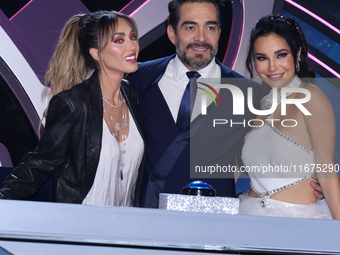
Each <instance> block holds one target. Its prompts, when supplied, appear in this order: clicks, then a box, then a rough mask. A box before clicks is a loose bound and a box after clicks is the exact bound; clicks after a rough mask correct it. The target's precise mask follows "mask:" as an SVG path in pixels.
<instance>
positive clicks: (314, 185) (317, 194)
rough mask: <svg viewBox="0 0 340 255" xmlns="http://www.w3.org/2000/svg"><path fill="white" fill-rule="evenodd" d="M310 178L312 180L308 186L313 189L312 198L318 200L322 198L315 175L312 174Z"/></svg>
mask: <svg viewBox="0 0 340 255" xmlns="http://www.w3.org/2000/svg"><path fill="white" fill-rule="evenodd" d="M311 177H312V179H313V180H311V181H310V183H309V184H310V186H311V187H312V188H313V189H314V192H313V194H314V196H315V197H316V198H319V199H321V198H323V192H322V188H321V186H320V184H319V180H318V177H317V176H316V174H315V173H313V174H312V176H311Z"/></svg>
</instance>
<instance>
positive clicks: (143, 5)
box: [129, 0, 150, 17]
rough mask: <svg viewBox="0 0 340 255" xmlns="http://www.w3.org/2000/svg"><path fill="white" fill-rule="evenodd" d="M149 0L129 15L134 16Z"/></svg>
mask: <svg viewBox="0 0 340 255" xmlns="http://www.w3.org/2000/svg"><path fill="white" fill-rule="evenodd" d="M148 2H150V0H147V1H145V2H144V3H143V4H142V5H141V6H139V7H138V8H137V9H136V10H134V11H133V12H132V13H131V14H130V15H129V17H132V16H133V15H134V14H135V13H136V12H138V11H139V10H140V9H142V8H143V6H144V5H146V4H147V3H148Z"/></svg>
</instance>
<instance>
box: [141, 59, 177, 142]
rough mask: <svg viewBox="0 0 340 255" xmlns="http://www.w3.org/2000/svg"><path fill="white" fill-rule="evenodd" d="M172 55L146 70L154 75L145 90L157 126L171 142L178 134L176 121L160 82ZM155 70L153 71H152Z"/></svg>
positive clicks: (146, 103)
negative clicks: (160, 87)
mask: <svg viewBox="0 0 340 255" xmlns="http://www.w3.org/2000/svg"><path fill="white" fill-rule="evenodd" d="M174 56H175V55H172V56H170V57H168V58H166V59H165V60H164V61H162V62H160V63H158V65H157V67H156V68H154V69H150V70H148V71H147V72H146V74H147V76H149V77H152V80H153V81H152V83H151V85H150V86H148V88H146V89H145V91H143V97H144V99H145V100H144V102H143V103H144V104H145V106H146V107H147V109H148V111H149V113H150V114H149V116H151V117H152V119H153V123H154V125H155V128H157V129H158V130H159V132H160V133H161V134H162V135H163V137H164V138H165V140H167V141H168V143H169V144H170V143H171V142H172V141H173V140H174V139H175V138H176V136H177V135H178V129H177V126H176V123H175V121H174V119H173V117H172V114H171V112H170V109H169V107H168V105H167V103H166V101H165V98H164V96H163V94H162V92H161V90H160V89H159V86H158V82H159V81H160V79H161V78H162V76H163V74H164V72H165V70H166V67H167V65H168V63H169V61H170V60H171V59H172V58H173V57H174ZM149 71H150V72H152V71H153V73H150V72H149ZM155 71H156V72H155Z"/></svg>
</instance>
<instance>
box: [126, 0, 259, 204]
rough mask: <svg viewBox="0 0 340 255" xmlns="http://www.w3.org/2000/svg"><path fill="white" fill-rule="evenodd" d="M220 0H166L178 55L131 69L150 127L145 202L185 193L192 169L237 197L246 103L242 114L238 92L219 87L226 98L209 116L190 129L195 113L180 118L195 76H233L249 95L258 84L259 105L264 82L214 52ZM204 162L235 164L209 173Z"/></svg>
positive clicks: (196, 118) (225, 193)
mask: <svg viewBox="0 0 340 255" xmlns="http://www.w3.org/2000/svg"><path fill="white" fill-rule="evenodd" d="M219 5H220V1H218V0H206V1H202V0H196V1H195V0H172V1H171V2H170V3H169V6H168V7H169V25H168V28H167V33H168V37H169V39H170V40H171V42H172V43H173V44H174V45H175V46H176V54H175V55H173V56H169V57H165V58H162V59H156V60H153V61H148V62H144V63H140V64H139V69H138V71H137V72H136V73H134V74H131V75H129V76H128V79H129V80H130V81H131V83H132V84H133V85H134V86H135V87H136V88H137V90H138V93H139V102H140V103H139V104H140V109H141V112H142V115H143V118H144V126H145V132H146V135H145V138H146V140H145V143H146V157H147V158H146V164H145V175H144V178H143V181H142V187H143V188H142V194H141V202H140V205H141V206H144V207H150V208H156V207H158V195H159V193H181V189H182V188H183V187H184V186H185V185H187V184H188V183H190V182H192V181H193V180H194V179H193V178H190V171H191V172H192V174H194V175H195V176H197V177H199V179H200V180H203V181H205V182H207V183H209V184H210V185H212V186H213V187H214V189H215V190H216V191H217V195H218V196H229V197H234V196H235V183H234V178H233V173H232V172H231V171H230V167H235V165H236V157H238V158H239V155H240V151H241V148H242V144H243V140H244V136H245V134H246V133H247V132H248V131H249V126H247V122H248V120H249V119H252V118H253V117H254V116H253V115H252V114H251V113H250V112H249V110H248V107H247V106H246V105H245V107H244V108H245V113H244V114H243V115H242V116H239V115H238V116H236V115H233V105H232V103H233V96H232V93H231V91H230V90H228V89H223V88H221V89H220V90H219V91H218V94H219V96H220V98H221V102H222V104H223V105H218V106H215V105H210V106H209V107H208V110H207V111H208V113H207V115H202V114H196V115H195V116H193V117H192V118H191V119H192V122H191V130H190V125H189V122H190V121H189V117H188V116H186V117H185V118H186V119H187V120H186V122H185V121H184V124H183V122H182V120H183V118H184V117H181V116H182V114H183V110H182V107H183V106H182V104H183V103H184V104H185V102H186V103H189V101H191V102H193V98H192V95H193V91H191V95H190V96H191V98H190V99H191V100H190V99H188V98H187V97H186V96H185V95H186V93H187V92H186V90H187V87H188V86H189V85H188V82H189V77H197V76H199V77H201V79H202V78H203V79H205V78H215V79H221V78H228V81H227V82H228V83H229V84H230V83H231V84H233V85H236V86H237V87H238V88H240V89H241V90H242V92H243V95H247V87H252V88H253V101H254V107H255V108H257V109H259V107H258V106H259V101H260V94H261V92H260V86H259V84H255V83H251V82H250V81H249V80H247V79H245V78H244V77H242V76H241V75H239V74H238V73H236V72H234V71H232V70H231V69H229V68H228V67H226V66H224V65H222V64H221V63H220V62H219V61H218V60H217V59H216V58H215V56H216V53H217V49H218V40H219V37H220V32H221V29H220V20H219ZM187 73H188V74H187ZM197 73H198V74H197ZM190 75H191V76H190ZM198 81H200V79H198ZM203 81H204V80H203ZM194 95H195V93H194ZM185 97H186V98H185ZM246 101H247V100H245V102H246ZM191 107H192V106H191ZM183 116H184V115H183ZM214 119H224V120H228V122H229V123H230V122H234V125H231V124H228V125H216V126H215V127H213V121H214ZM235 123H239V124H235ZM242 123H245V125H243V124H242ZM201 138H204V139H201ZM190 148H191V149H190ZM204 166H206V167H207V166H214V167H217V166H220V167H223V166H224V167H228V166H229V171H228V173H225V172H223V173H220V174H219V175H215V174H210V173H207V172H204V170H203V169H204ZM197 167H202V168H200V169H201V170H202V171H201V172H199V173H197ZM195 171H196V172H195ZM214 177H215V178H214ZM220 177H224V178H220ZM206 178H208V179H206Z"/></svg>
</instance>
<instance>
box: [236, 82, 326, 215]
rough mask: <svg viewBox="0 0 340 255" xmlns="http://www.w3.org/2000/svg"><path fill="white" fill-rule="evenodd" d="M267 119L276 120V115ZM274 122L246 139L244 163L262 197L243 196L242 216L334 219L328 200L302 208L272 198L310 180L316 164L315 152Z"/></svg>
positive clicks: (295, 84) (299, 205) (240, 210)
mask: <svg viewBox="0 0 340 255" xmlns="http://www.w3.org/2000/svg"><path fill="white" fill-rule="evenodd" d="M300 84H301V81H300V79H299V78H297V77H295V79H294V80H293V81H292V82H291V84H289V87H298V86H299V85H300ZM269 96H271V94H269ZM279 102H280V100H278V103H279ZM266 119H267V120H268V119H269V120H270V119H273V113H272V114H270V115H269V116H267V118H266ZM272 123H273V122H272V121H267V122H265V124H264V125H263V126H261V127H257V128H254V129H253V130H251V131H250V132H249V133H248V134H247V135H246V137H245V143H244V146H243V150H242V161H243V163H244V166H245V167H248V170H249V177H250V180H251V184H250V187H251V189H252V190H253V191H254V192H255V193H256V194H257V195H259V196H260V198H253V197H250V196H249V195H248V192H243V193H242V194H240V195H239V198H240V207H239V212H240V214H253V215H266V216H280V217H298V218H319V219H332V216H331V214H330V211H329V209H328V206H327V204H326V201H325V200H324V199H323V200H318V201H317V202H316V203H314V204H310V205H301V204H292V203H287V202H282V201H279V200H274V199H271V198H270V196H271V195H273V194H275V193H277V192H280V191H282V190H284V189H288V188H290V187H292V186H294V185H297V184H299V183H300V182H302V181H304V180H306V179H310V177H311V175H312V171H304V170H303V169H305V168H304V167H305V166H308V167H311V166H312V164H314V154H313V151H311V150H309V149H308V148H306V147H305V146H303V145H301V144H299V143H297V142H296V141H294V140H293V139H291V138H290V137H288V136H287V135H285V134H284V133H282V132H281V131H279V130H278V129H277V128H276V127H275V126H274V125H273V124H272ZM250 169H252V170H251V171H250ZM264 170H265V171H264ZM297 195H298V194H297Z"/></svg>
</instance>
